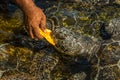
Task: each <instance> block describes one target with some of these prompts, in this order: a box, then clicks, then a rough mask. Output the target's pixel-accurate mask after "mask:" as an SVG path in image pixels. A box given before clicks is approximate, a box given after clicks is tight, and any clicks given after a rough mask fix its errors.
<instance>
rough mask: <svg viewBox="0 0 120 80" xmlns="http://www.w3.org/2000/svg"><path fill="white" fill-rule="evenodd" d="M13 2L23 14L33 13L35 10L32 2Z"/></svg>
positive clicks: (19, 0) (26, 0)
mask: <svg viewBox="0 0 120 80" xmlns="http://www.w3.org/2000/svg"><path fill="white" fill-rule="evenodd" d="M15 2H16V4H17V5H18V6H19V7H20V8H21V10H22V11H23V12H24V13H25V14H29V13H31V12H33V11H34V9H35V8H36V5H35V4H34V2H33V0H15Z"/></svg>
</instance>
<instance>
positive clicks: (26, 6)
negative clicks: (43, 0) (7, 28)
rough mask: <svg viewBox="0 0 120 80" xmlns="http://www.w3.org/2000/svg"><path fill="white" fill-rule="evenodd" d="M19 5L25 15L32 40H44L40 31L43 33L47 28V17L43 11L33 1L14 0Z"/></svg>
mask: <svg viewBox="0 0 120 80" xmlns="http://www.w3.org/2000/svg"><path fill="white" fill-rule="evenodd" d="M12 1H13V2H14V3H15V4H17V5H18V6H19V7H20V8H21V10H22V11H23V12H24V14H25V21H26V24H27V30H28V32H29V35H30V37H31V38H33V39H34V38H38V39H41V38H43V37H42V36H41V35H40V33H39V29H40V28H41V29H42V30H43V31H44V30H45V28H46V16H45V14H44V13H43V11H42V9H40V8H39V7H37V6H36V5H35V4H34V2H33V1H32V0H12Z"/></svg>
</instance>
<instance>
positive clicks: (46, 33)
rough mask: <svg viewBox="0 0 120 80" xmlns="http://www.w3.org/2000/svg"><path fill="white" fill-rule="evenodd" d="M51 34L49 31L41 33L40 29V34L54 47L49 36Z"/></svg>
mask: <svg viewBox="0 0 120 80" xmlns="http://www.w3.org/2000/svg"><path fill="white" fill-rule="evenodd" d="M51 33H52V31H51V30H49V29H45V31H44V32H43V31H42V30H41V29H40V34H41V35H42V36H43V37H44V38H45V39H46V40H47V41H48V42H49V43H50V44H52V45H55V42H54V40H53V38H52V36H51Z"/></svg>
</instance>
